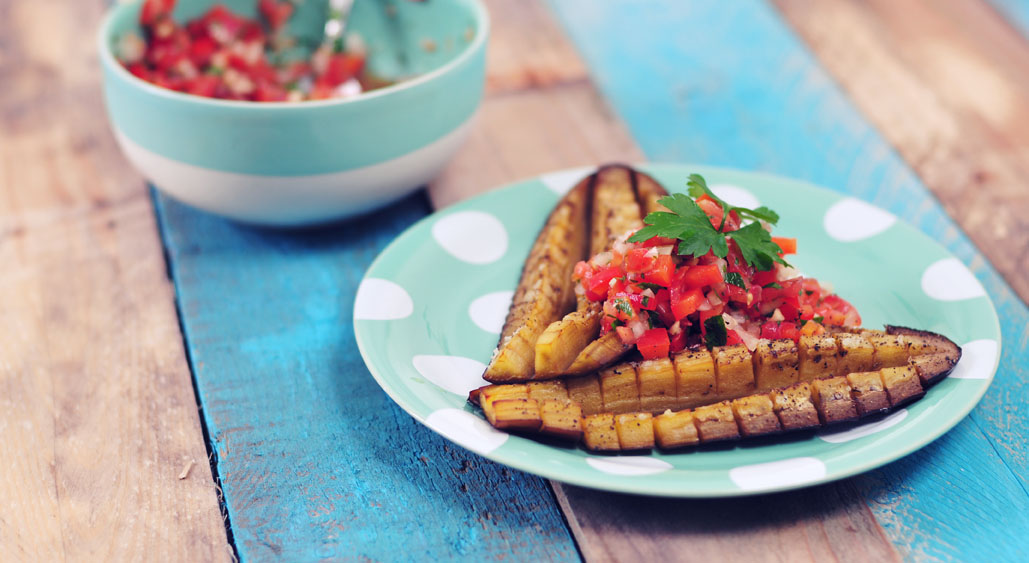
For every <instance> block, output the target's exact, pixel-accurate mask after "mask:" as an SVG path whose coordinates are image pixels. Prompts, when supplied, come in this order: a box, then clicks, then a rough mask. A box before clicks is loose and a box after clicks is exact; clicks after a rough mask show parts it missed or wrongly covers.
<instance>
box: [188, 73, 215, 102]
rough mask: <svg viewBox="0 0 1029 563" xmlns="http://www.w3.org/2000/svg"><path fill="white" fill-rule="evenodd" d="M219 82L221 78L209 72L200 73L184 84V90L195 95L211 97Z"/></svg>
mask: <svg viewBox="0 0 1029 563" xmlns="http://www.w3.org/2000/svg"><path fill="white" fill-rule="evenodd" d="M220 84H221V79H220V78H218V77H217V76H213V75H210V74H201V75H200V76H198V77H196V78H194V79H193V80H191V81H190V82H189V84H188V85H187V86H186V92H187V93H189V94H193V95H196V96H207V97H213V96H214V94H215V92H216V91H217V90H218V86H219V85H220Z"/></svg>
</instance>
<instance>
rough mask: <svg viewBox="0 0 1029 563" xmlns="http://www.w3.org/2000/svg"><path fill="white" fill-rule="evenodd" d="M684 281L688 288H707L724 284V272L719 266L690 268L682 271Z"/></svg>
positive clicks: (709, 265)
mask: <svg viewBox="0 0 1029 563" xmlns="http://www.w3.org/2000/svg"><path fill="white" fill-rule="evenodd" d="M682 272H683V274H682V281H683V283H684V284H686V286H687V287H705V286H712V285H715V284H719V283H722V281H723V280H722V272H720V271H719V270H718V266H716V265H714V264H707V265H705V266H699V265H698V266H690V267H689V268H683V269H682Z"/></svg>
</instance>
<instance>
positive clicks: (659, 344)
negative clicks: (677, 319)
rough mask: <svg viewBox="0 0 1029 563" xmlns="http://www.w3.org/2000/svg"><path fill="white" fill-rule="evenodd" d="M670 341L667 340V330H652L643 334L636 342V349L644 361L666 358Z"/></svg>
mask: <svg viewBox="0 0 1029 563" xmlns="http://www.w3.org/2000/svg"><path fill="white" fill-rule="evenodd" d="M670 346H671V341H670V340H669V339H668V330H666V329H663V328H652V329H649V330H647V331H646V332H644V333H643V336H640V337H639V340H637V341H636V347H637V348H639V351H640V354H642V355H643V359H645V360H655V359H658V358H667V357H668V350H669V348H670Z"/></svg>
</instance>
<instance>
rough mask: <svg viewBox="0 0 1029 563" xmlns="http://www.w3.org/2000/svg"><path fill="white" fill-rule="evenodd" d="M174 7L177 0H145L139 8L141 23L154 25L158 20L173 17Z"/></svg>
mask: <svg viewBox="0 0 1029 563" xmlns="http://www.w3.org/2000/svg"><path fill="white" fill-rule="evenodd" d="M174 9H175V0H145V1H144V2H143V7H142V8H141V9H140V10H139V23H140V24H141V25H143V26H150V25H153V24H155V23H157V20H160V19H163V18H168V17H171V13H172V10H174Z"/></svg>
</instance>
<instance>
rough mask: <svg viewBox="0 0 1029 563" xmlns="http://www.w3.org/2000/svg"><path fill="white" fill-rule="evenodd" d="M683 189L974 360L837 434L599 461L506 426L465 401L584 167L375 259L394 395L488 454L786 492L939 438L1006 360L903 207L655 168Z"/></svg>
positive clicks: (653, 490)
mask: <svg viewBox="0 0 1029 563" xmlns="http://www.w3.org/2000/svg"><path fill="white" fill-rule="evenodd" d="M641 168H642V169H644V170H646V171H647V172H649V173H651V174H653V175H654V176H655V177H657V178H658V180H660V181H661V182H662V183H663V184H664V185H665V186H666V187H667V188H668V189H669V190H670V191H679V190H682V189H683V188H684V187H685V185H686V178H687V176H688V175H689V174H690V173H692V172H698V173H700V174H703V175H704V176H705V177H706V178H707V181H708V184H709V185H711V186H712V188H713V189H714V190H715V191H716V192H717V193H719V194H720V195H721V197H723V198H725V199H727V200H729V201H731V202H733V203H737V204H740V205H746V206H751V207H752V206H756V205H758V204H759V203H760V204H762V205H768V206H770V207H771V208H772V209H775V210H776V211H778V212H779V213H780V215H781V220H780V222H779V226H778V227H777V229H776V233H777V234H780V235H782V236H793V237H797V238H798V243H799V244H798V247H799V254H798V255H796V256H795V257H793V258H794V259H793V260H792V262H793V264H794V266H796V267H797V268H799V269H800V270H801V271H802V272H804V273H806V274H808V275H812V276H815V277H817V278H819V279H820V280H823V281H828V282H830V283H832V284H833V286H834V287H835V288H836V291H837V292H838V293H839V294H840V295H842V296H843V297H845V298H846V299H848V300H849V301H851V302H852V303H853V304H854V305H855V306H857V308H858V311H860V313H861V316H862V318H863V320H864V324H865V326H867V327H881V326H882V325H883V324H884V323H887V322H888V323H891V324H897V325H904V326H911V327H916V328H922V329H926V330H931V331H935V332H940V333H942V334H945V335H947V336H949V337H950V338H951V339H953V340H954V341H956V342H958V343H959V344H960V345H961V346H962V348H963V349H964V357H963V358H962V360H961V362H960V363H959V365H958V367H957V368H956V369H955V371H954V373H953V374H951V375H950V376H949V377H948V378H946V379H945V380H943V381H942V382H941V383H940V384H938V385H936V386H935V387H933V388H932V389H930V390H929V392H928V393H927V394H926V396H925V397H924V398H923V399H921V400H920V401H918V402H916V403H913V404H911V405H909V406H908V407H907V408H905V409H902V410H900V411H898V412H895V413H892V414H890V415H889V416H886V417H885V418H878V419H874V420H870V421H866V422H864V423H862V424H860V425H858V426H852V427H848V428H845V429H842V430H841V429H835V430H833V431H831V432H822V433H817V434H815V433H808V434H799V435H786V436H781V437H778V438H772V439H769V438H764V439H760V440H758V441H750V442H748V441H743V442H739V443H736V444H733V445H728V446H721V447H717V448H715V447H704V448H699V449H687V450H682V451H676V452H662V451H654V452H651V453H647V454H636V455H621V456H602V455H595V454H591V453H589V452H587V451H585V450H584V449H582V448H581V447H577V446H576V447H569V446H563V445H561V444H559V443H555V442H549V441H548V442H541V441H536V440H533V439H531V438H527V437H523V436H517V435H509V434H506V433H504V432H500V431H497V430H495V429H493V428H492V427H490V426H489V424H487V423H486V422H485V420H484V419H483V418H482V416H481V415H480V414H479V413H478V412H476V410H475V409H474V408H472V407H471V406H470V405H468V404H467V403H466V401H465V398H466V396H467V393H468V391H469V390H471V389H474V388H476V387H478V386H480V385H484V384H485V382H484V381H483V380H482V379H481V374H482V371H483V369H484V367H485V363H486V362H488V361H489V358H490V355H491V353H492V352H493V349H494V347H495V346H496V343H497V338H498V335H499V333H500V328H501V325H502V323H503V321H504V317H505V315H506V313H507V308H508V305H509V304H510V301H511V295H512V293H513V290H514V288H515V285H516V284H517V282H518V276H519V274H520V272H521V267H522V261H523V260H524V259H525V257H526V255H527V254H528V252H529V247H530V245H531V244H532V242H533V240H534V238H535V237H536V234H537V232H538V231H539V229H540V227H541V226H542V224H543V221H544V218H545V217H546V216H547V213H548V212H549V211H550V210H551V208H552V207H553V206H554V204H555V203H556V202H557V200H558V198H559V197H560V196H561V194H563V193H564V192H565V191H567V190H568V189H569V188H570V187H571V186H572V185H573V184H574V183H575V182H576V181H577V180H578V179H579V178H581V177H582V176H583V175H584V174H585V173H586V172H587V170H585V169H578V170H567V171H562V172H555V173H552V174H547V175H544V176H541V177H539V178H534V179H531V180H526V181H523V182H519V183H516V184H513V185H510V186H508V187H506V188H503V189H498V190H496V191H492V192H490V193H487V194H485V195H482V196H479V197H476V198H474V199H471V200H469V201H466V202H463V203H461V204H458V205H455V206H453V207H450V208H448V209H446V210H444V211H442V212H440V213H436V214H434V215H432V216H430V217H427V218H425V219H424V220H422V221H420V222H419V223H417V224H416V225H414V226H412V227H411V228H410V229H408V230H407V232H405V233H404V234H402V235H401V236H400V237H398V238H397V240H396V241H394V242H393V243H392V244H390V246H389V247H388V248H386V250H384V251H383V252H382V254H381V255H380V256H379V258H378V259H377V260H376V261H375V263H374V264H372V266H371V268H369V270H368V272H367V273H366V274H365V278H364V280H363V281H362V283H361V285H360V287H359V289H358V291H357V298H356V301H355V304H354V325H355V331H356V334H357V343H358V346H359V348H360V350H361V354H362V356H363V357H364V360H365V362H366V363H367V365H368V369H369V370H370V371H371V373H372V375H373V376H374V377H375V379H376V381H378V383H379V385H381V386H382V388H383V390H384V391H386V393H388V394H389V396H390V397H392V398H393V400H394V401H396V403H397V404H398V405H400V407H402V408H403V409H404V410H406V411H407V412H408V413H410V414H411V416H413V417H415V418H416V419H417V420H418V421H419V422H421V423H422V424H425V425H427V426H428V427H429V428H431V429H433V430H434V431H436V432H438V433H439V434H441V435H442V436H444V437H446V438H447V439H449V440H451V441H453V442H454V443H456V444H459V445H460V446H462V447H464V448H467V449H468V450H471V451H473V452H475V453H477V454H479V455H481V456H483V457H486V458H488V459H491V460H493V461H496V462H499V463H503V464H505V465H509V466H511V467H514V468H517V469H521V470H523V471H527V472H529V473H534V474H536V475H540V476H542V477H547V478H550V479H556V480H558V481H563V482H566V483H573V484H576V485H582V486H586V487H593V488H597V489H605V490H609V491H620V492H627V493H639V494H648V495H659V496H672V497H711V496H732V495H746V494H754V493H758V492H768V491H780V490H786V489H792V488H798V487H804V486H809V485H814V484H817V483H824V482H826V481H832V480H834V479H840V478H843V477H847V476H850V475H854V474H856V473H860V472H863V471H867V470H869V469H873V468H876V467H879V466H881V465H884V464H886V463H889V462H890V461H893V460H895V459H898V458H900V457H902V456H904V455H907V454H909V453H911V452H913V451H915V450H917V449H918V448H921V447H922V446H924V445H926V444H928V443H929V442H931V441H932V440H934V439H936V438H938V437H939V436H940V435H942V434H943V433H944V432H946V431H947V430H949V429H950V428H952V427H953V426H954V425H955V424H957V423H958V422H959V421H960V420H961V419H962V418H964V416H965V415H966V414H968V412H969V411H970V410H971V409H972V407H974V406H975V404H976V403H977V402H978V401H979V399H980V398H981V397H982V396H983V393H985V392H986V388H987V387H989V385H990V382H991V381H992V379H993V375H994V373H995V372H996V370H997V364H998V362H999V358H1000V326H999V324H998V322H997V313H996V311H995V310H994V308H993V304H992V302H991V301H990V298H989V297H988V296H987V295H986V293H985V291H984V290H983V287H982V285H981V284H980V283H979V281H978V280H976V278H975V277H974V276H973V275H972V273H971V272H970V271H969V270H968V269H967V268H966V267H965V266H964V265H963V264H962V263H961V262H960V261H958V259H956V258H954V257H953V256H951V255H950V254H949V253H948V252H947V251H946V250H944V249H943V248H942V247H940V246H939V245H938V244H936V243H935V242H934V241H932V240H931V239H929V238H928V237H927V236H925V235H924V234H922V233H921V232H920V231H917V230H916V229H914V228H912V227H910V226H908V225H906V224H904V223H903V222H901V221H898V220H897V218H896V217H894V216H893V215H892V214H890V213H888V212H886V211H883V210H880V209H878V208H876V207H873V206H871V205H869V204H867V203H863V202H861V201H858V200H856V199H852V198H847V197H845V196H841V195H840V194H837V193H834V192H831V191H828V190H825V189H821V188H817V187H814V186H811V185H809V184H806V183H803V182H798V181H794V180H788V179H785V178H777V177H773V176H767V175H763V174H755V173H749V172H740V171H734V170H725V169H718V168H710V167H706V166H683V165H660V164H652V165H644V166H642V167H641Z"/></svg>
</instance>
